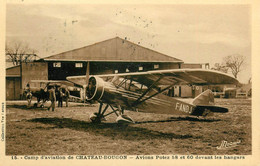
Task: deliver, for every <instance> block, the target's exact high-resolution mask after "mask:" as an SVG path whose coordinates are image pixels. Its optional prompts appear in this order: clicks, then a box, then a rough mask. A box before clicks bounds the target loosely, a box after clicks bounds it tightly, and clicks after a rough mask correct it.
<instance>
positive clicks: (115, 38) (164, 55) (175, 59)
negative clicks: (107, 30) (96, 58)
mask: <svg viewBox="0 0 260 166" xmlns="http://www.w3.org/2000/svg"><path fill="white" fill-rule="evenodd" d="M111 40H115V41H116V43H117V40H121V41H125V42H127V43H128V44H133V45H135V46H137V47H139V48H142V49H145V50H149V51H151V52H153V53H156V54H159V55H160V56H163V57H164V58H169V59H172V61H177V62H183V61H182V60H180V59H178V58H175V57H172V56H169V55H166V54H164V53H161V52H158V51H155V50H152V49H150V48H147V47H144V46H142V45H139V44H137V43H134V42H132V41H129V40H127V39H122V38H121V37H119V36H116V37H113V38H110V39H107V40H103V41H100V42H96V43H93V44H90V45H87V46H84V47H79V48H75V49H72V50H69V51H64V52H61V53H58V54H55V55H51V56H48V57H44V58H41V59H42V60H45V59H46V60H48V59H52V58H53V57H55V56H61V55H62V54H65V53H71V52H73V51H77V50H81V49H85V48H88V47H91V46H94V45H97V44H100V43H104V42H108V41H111ZM117 47H118V46H117V45H116V50H117V49H118V48H117ZM148 56H149V55H148ZM54 59H56V58H54ZM58 59H59V58H58ZM163 61H167V60H163ZM170 61H171V60H170Z"/></svg>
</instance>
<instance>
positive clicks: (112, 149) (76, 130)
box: [5, 99, 252, 155]
mask: <svg viewBox="0 0 260 166" xmlns="http://www.w3.org/2000/svg"><path fill="white" fill-rule="evenodd" d="M215 101H216V105H219V106H223V107H227V108H228V109H229V112H228V113H225V114H214V116H212V117H207V118H205V119H203V118H196V117H179V116H171V115H165V114H148V113H147V114H146V113H138V112H130V111H126V113H127V115H129V116H131V117H132V118H133V119H134V120H135V121H136V123H135V124H130V125H128V126H122V125H118V124H117V123H116V122H115V119H116V116H115V115H114V114H111V115H110V116H108V117H107V121H105V122H103V123H101V124H92V123H90V120H89V115H90V114H91V113H93V112H97V110H98V105H97V104H95V105H85V106H82V105H79V104H76V103H70V107H62V108H57V107H56V110H55V112H51V111H47V108H29V109H28V108H27V106H26V104H27V103H26V101H7V102H6V138H5V140H6V155H163V154H165V155H174V154H186V155H187V154H196V155H250V154H251V153H252V147H251V143H252V142H251V141H252V135H251V126H252V125H251V99H215ZM48 105H49V103H47V104H46V106H48ZM222 146H223V147H222ZM221 147H222V148H221Z"/></svg>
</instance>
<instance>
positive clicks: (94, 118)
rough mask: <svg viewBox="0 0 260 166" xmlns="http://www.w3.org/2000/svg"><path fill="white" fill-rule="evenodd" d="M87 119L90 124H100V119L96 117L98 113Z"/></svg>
mask: <svg viewBox="0 0 260 166" xmlns="http://www.w3.org/2000/svg"><path fill="white" fill-rule="evenodd" d="M89 119H90V120H91V122H92V123H95V124H97V123H101V117H100V116H98V113H96V112H95V113H93V114H91V115H90V117H89Z"/></svg>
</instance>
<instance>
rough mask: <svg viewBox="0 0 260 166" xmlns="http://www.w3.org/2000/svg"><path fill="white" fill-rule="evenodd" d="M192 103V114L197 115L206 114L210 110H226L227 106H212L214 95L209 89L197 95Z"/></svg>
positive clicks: (222, 111)
mask: <svg viewBox="0 0 260 166" xmlns="http://www.w3.org/2000/svg"><path fill="white" fill-rule="evenodd" d="M192 104H194V105H196V107H195V110H194V112H193V115H197V116H206V115H208V114H209V113H210V112H212V113H213V112H218V113H225V112H228V109H227V108H224V107H218V106H214V95H213V93H212V91H211V90H209V89H208V90H206V91H204V92H203V93H201V94H200V95H199V96H197V97H196V98H195V99H194V100H193V101H192Z"/></svg>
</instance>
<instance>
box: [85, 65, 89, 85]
mask: <svg viewBox="0 0 260 166" xmlns="http://www.w3.org/2000/svg"><path fill="white" fill-rule="evenodd" d="M88 82H89V61H88V63H87V69H86V86H88Z"/></svg>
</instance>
